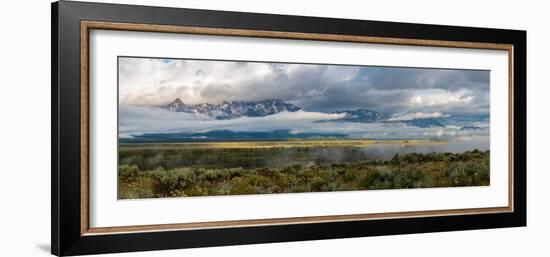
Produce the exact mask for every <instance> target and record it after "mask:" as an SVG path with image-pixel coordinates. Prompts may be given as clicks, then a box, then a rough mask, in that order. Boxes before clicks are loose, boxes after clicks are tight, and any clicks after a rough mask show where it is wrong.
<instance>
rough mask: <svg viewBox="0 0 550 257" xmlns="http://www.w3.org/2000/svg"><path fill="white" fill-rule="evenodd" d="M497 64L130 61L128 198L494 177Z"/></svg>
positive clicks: (385, 186) (121, 87)
mask: <svg viewBox="0 0 550 257" xmlns="http://www.w3.org/2000/svg"><path fill="white" fill-rule="evenodd" d="M489 85H490V71H489V70H465V69H440V68H415V67H382V66H362V65H335V64H301V63H273V62H252V61H228V60H196V59H171V58H144V57H119V58H118V97H119V99H118V101H119V102H118V196H117V197H118V199H145V198H167V197H194V196H223V195H250V194H279V193H313V192H334V191H356V190H391V189H411V190H412V189H419V188H438V187H466V186H489V185H490V163H489V159H490V140H489V138H490V137H489V132H490V86H489Z"/></svg>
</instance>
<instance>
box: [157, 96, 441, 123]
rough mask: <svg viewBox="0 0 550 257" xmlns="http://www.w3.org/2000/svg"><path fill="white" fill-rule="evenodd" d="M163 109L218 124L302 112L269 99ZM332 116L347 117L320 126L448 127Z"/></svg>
mask: <svg viewBox="0 0 550 257" xmlns="http://www.w3.org/2000/svg"><path fill="white" fill-rule="evenodd" d="M162 108H164V109H167V110H170V111H174V112H185V113H198V114H205V115H208V116H210V117H213V118H215V119H218V120H226V119H236V118H240V117H265V116H269V115H273V114H277V113H280V112H296V111H299V110H301V109H302V108H300V107H298V106H296V105H293V104H290V103H286V102H284V101H283V100H280V99H266V100H260V101H233V102H226V101H224V102H222V103H221V104H209V103H202V104H195V105H187V104H184V103H183V102H182V101H181V99H179V98H177V99H175V100H174V101H172V102H171V103H169V104H167V105H165V106H162ZM332 114H344V117H343V118H339V119H331V120H321V121H318V122H355V123H376V122H380V123H404V124H407V125H409V126H415V127H420V128H431V127H445V125H443V124H442V123H441V122H440V121H438V120H437V119H434V118H417V119H412V120H402V121H392V120H389V118H390V117H391V116H390V115H385V114H382V113H379V112H377V111H373V110H368V109H355V110H342V111H335V112H332Z"/></svg>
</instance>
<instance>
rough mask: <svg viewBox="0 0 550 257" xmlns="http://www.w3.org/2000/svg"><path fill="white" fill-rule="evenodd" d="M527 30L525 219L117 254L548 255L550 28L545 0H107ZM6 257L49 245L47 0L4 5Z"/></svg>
mask: <svg viewBox="0 0 550 257" xmlns="http://www.w3.org/2000/svg"><path fill="white" fill-rule="evenodd" d="M103 2H119V3H137V4H149V5H151V4H155V5H165V6H177V7H188V8H200V9H216V10H231V11H247V12H261V13H277V14H294V15H308V16H324V17H339V18H355V19H369V20H384V21H401V22H416V23H434V24H446V25H461V26H478V27H495V28H510V29H524V30H527V31H528V56H527V59H528V61H527V63H528V64H527V66H528V74H527V77H528V110H529V114H528V134H527V135H528V142H527V144H528V158H527V162H528V174H529V175H528V227H527V228H512V229H492V230H479V231H463V232H446V233H430V234H417V235H398V236H385V237H371V238H354V239H338V240H323V241H308V242H292V243H277V244H261V245H246V246H230V247H213V248H200V249H191V250H172V251H161V252H142V253H128V254H120V255H117V256H182V255H185V256H277V257H280V256H342V255H346V256H365V255H367V254H369V255H372V256H377V255H378V256H423V257H427V256H481V255H486V256H495V255H502V254H504V255H505V256H508V255H510V256H512V255H517V256H549V254H550V250H549V249H548V238H549V229H550V205H549V203H550V200H548V198H549V196H550V170H549V168H548V167H549V166H550V165H548V164H549V163H550V159H549V156H548V152H549V151H548V146H549V145H550V144H549V143H550V142H549V136H548V133H550V128H549V124H550V123H549V121H548V119H550V116H549V115H548V110H549V109H550V103H549V101H548V100H547V99H548V98H549V97H550V83H549V82H550V81H549V80H548V79H547V76H548V71H547V70H548V60H549V59H550V50H549V49H548V47H550V32H549V30H548V27H547V24H548V23H549V22H550V18H549V17H548V10H549V8H548V6H545V1H503V0H501V1H470V0H461V1H452V2H449V1H438V0H432V1H429V0H415V1H407V0H402V1H398V0H378V1H352V0H338V1H320V0H307V1H306V0H301V1H299V0H276V1H257V0H256V1H254V0H231V1H223V0H221V1H213V0H208V1H207V0H191V1H183V0H180V1H176V0H165V1H159V0H156V1H153V0H112V1H109V0H106V1H103ZM0 19H1V22H0V26H1V28H2V29H1V30H0V33H1V34H0V35H1V39H0V121H1V122H0V174H1V175H0V206H1V207H0V256H47V255H48V254H49V244H50V156H51V154H50V71H51V67H50V1H49V0H34V1H29V0H27V1H6V2H5V3H3V6H2V8H1V11H0Z"/></svg>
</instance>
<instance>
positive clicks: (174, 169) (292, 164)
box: [118, 140, 489, 199]
mask: <svg viewBox="0 0 550 257" xmlns="http://www.w3.org/2000/svg"><path fill="white" fill-rule="evenodd" d="M428 143H430V144H439V143H444V142H434V141H422V140H391V141H385V140H288V141H261V142H204V143H202V142H201V143H174V144H169V143H168V144H167V143H162V144H121V145H120V146H119V173H118V178H119V179H118V197H119V199H135V198H158V197H185V196H211V195H242V194H271V193H293V192H294V193H297V192H326V191H350V190H373V189H399V188H428V187H452V186H484V185H489V152H488V151H484V152H482V151H477V150H474V151H470V152H465V153H458V154H454V153H428V154H417V153H412V154H406V155H401V156H400V155H395V156H393V158H391V159H390V160H379V159H375V158H370V157H369V156H368V155H366V154H365V152H364V151H362V149H363V148H364V147H365V146H369V145H372V144H398V145H402V146H406V145H414V144H428Z"/></svg>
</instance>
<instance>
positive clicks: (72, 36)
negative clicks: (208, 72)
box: [51, 1, 526, 256]
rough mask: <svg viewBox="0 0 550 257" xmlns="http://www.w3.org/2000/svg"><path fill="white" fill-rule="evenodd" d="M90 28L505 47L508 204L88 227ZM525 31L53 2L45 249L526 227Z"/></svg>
mask: <svg viewBox="0 0 550 257" xmlns="http://www.w3.org/2000/svg"><path fill="white" fill-rule="evenodd" d="M91 30H114V31H139V32H162V33H175V34H198V35H221V36H236V37H252V38H280V39H299V40H312V41H331V42H355V43H374V44H385V45H413V46H435V47H449V48H469V49H498V50H505V51H507V52H508V56H509V58H508V61H509V63H508V67H509V69H508V72H509V76H508V78H509V81H508V85H509V87H508V93H509V99H508V103H509V105H508V106H509V110H508V116H509V118H508V128H509V133H508V139H509V142H510V143H509V147H508V163H509V170H508V178H509V179H508V181H509V183H508V206H505V207H490V208H468V209H449V210H436V211H428V210H427V211H408V212H392V213H368V214H349V215H329V216H310V217H288V218H275V219H251V220H234V221H208V222H191V223H178V224H160V225H158V224H148V225H136V226H113V227H99V228H98V227H90V225H89V220H90V214H89V203H90V199H89V197H90V195H89V188H88V186H89V140H90V135H89V130H90V123H89V106H90V102H89V99H90V96H89V79H90V77H89V67H88V66H89V59H90V56H89V34H90V31H91ZM525 110H526V32H525V31H516V30H501V29H486V28H466V27H453V26H440V25H420V24H407V23H394V22H379V21H361V20H345V19H329V18H313V17H300V16H285V15H270V14H254V13H237V12H221V11H206V10H192V9H178V8H165V7H146V6H129V5H113V4H99V3H84V2H72V1H67V2H65V1H61V2H56V3H53V4H52V239H51V240H52V254H55V255H60V256H61V255H80V254H95V253H110V252H127V251H144V250H161V249H176V248H190V247H204V246H221V245H235V244H254V243H268V242H284V241H299V240H316V239H331V238H345V237H360V236H377V235H392V234H404V233H424V232H438V231H453V230H467V229H485V228H499V227H515V226H525V225H526V143H525V142H526V114H525V113H526V112H525Z"/></svg>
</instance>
